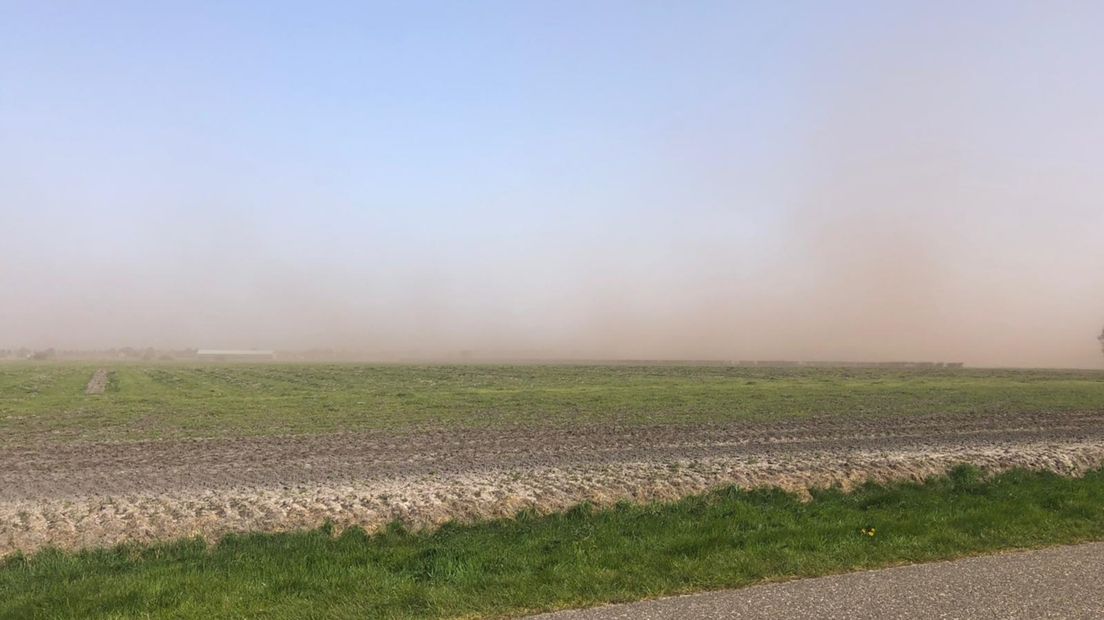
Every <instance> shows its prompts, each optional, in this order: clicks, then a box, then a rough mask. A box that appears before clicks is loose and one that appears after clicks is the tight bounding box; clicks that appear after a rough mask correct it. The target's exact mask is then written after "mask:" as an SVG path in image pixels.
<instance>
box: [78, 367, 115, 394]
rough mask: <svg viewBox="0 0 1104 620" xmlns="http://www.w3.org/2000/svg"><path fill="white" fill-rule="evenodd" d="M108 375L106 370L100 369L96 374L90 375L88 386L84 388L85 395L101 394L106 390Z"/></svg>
mask: <svg viewBox="0 0 1104 620" xmlns="http://www.w3.org/2000/svg"><path fill="white" fill-rule="evenodd" d="M109 378H110V375H109V374H108V372H107V369H104V368H100V369H98V370H96V372H94V373H92V378H91V379H89V380H88V385H87V386H85V388H84V393H85V394H103V393H104V390H106V389H107V381H108V379H109Z"/></svg>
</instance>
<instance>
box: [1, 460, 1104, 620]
mask: <svg viewBox="0 0 1104 620" xmlns="http://www.w3.org/2000/svg"><path fill="white" fill-rule="evenodd" d="M871 527H873V528H874V529H875V535H874V536H868V535H866V534H864V533H863V532H862V531H861V530H863V529H865V528H871ZM1100 538H1104V471H1096V472H1092V473H1090V474H1089V475H1087V476H1085V477H1084V478H1080V479H1074V478H1065V477H1060V476H1056V475H1053V474H1044V473H1026V472H1011V473H1007V474H1004V475H1001V476H999V477H996V478H995V479H991V480H984V479H983V478H982V477H981V476H980V474H979V473H978V472H977V471H975V470H971V469H966V468H962V469H959V470H956V471H955V472H953V473H952V474H951V475H950V476H949V477H942V478H935V479H932V480H929V481H928V482H926V483H925V484H922V485H918V484H896V485H891V486H866V487H863V488H861V489H859V490H858V491H856V492H854V493H852V494H842V493H839V492H836V491H822V492H818V493H816V494H815V495H814V499H813V501H811V502H807V503H803V502H800V501H798V500H797V499H796V498H795V497H793V496H790V495H786V494H784V493H782V492H779V491H754V492H745V491H740V490H736V489H729V490H724V491H719V492H715V493H711V494H708V495H704V496H700V497H692V498H688V499H685V500H682V501H680V502H677V503H673V504H653V505H647V506H628V505H623V506H619V507H617V508H614V509H611V510H606V511H591V510H588V509H586V508H580V509H577V510H574V511H572V512H569V513H567V514H562V515H554V516H547V517H536V516H532V515H521V516H519V518H517V519H509V520H500V521H493V522H488V523H483V524H476V525H469V526H455V525H454V526H447V527H445V528H444V529H441V530H438V531H436V532H433V533H428V534H411V533H406V532H403V531H401V530H400V529H397V528H393V529H392V530H390V531H387V532H384V533H381V534H378V535H374V536H368V535H366V534H364V533H363V532H362V531H359V530H349V531H346V532H344V533H342V534H341V535H338V536H334V535H333V534H332V533H331V532H329V531H327V530H319V531H314V532H306V533H297V534H279V535H249V536H235V537H231V538H228V539H225V540H223V541H222V542H221V543H220V544H218V545H216V546H211V547H208V546H207V545H205V544H204V543H202V542H201V541H184V542H179V543H175V544H168V545H157V546H153V547H149V548H137V547H122V548H116V549H112V550H100V551H88V552H83V553H79V554H66V553H61V552H56V551H49V552H43V553H39V554H37V555H35V556H33V557H30V558H24V557H16V558H13V559H9V560H7V561H3V562H0V617H2V618H13V619H15V618H19V619H28V618H137V617H143V618H145V617H152V618H213V617H219V618H224V617H234V618H243V617H258V616H260V617H278V618H441V617H458V616H462V617H470V618H479V617H502V616H506V615H517V614H521V613H523V612H528V611H539V610H550V609H557V608H565V607H576V606H585V605H591V604H596V603H601V602H611V601H627V600H635V599H640V598H646V597H655V596H661V595H669V594H676V593H683V592H691V591H700V590H708V589H718V588H726V587H734V586H741V585H747V584H751V583H755V582H760V581H764V580H776V579H784V578H791V577H802V576H813V575H823V574H829V573H836V572H842V571H848V570H854V569H860V568H871V567H878V566H886V565H892V564H898V563H905V562H920V561H929V560H937V559H943V558H949V557H955V556H961V555H966V554H973V553H980V552H986V551H994V550H998V549H1008V548H1020V547H1035V546H1042V545H1052V544H1060V543H1075V542H1081V541H1087V540H1094V539H1100Z"/></svg>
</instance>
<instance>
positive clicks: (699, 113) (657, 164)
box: [0, 2, 1104, 365]
mask: <svg viewBox="0 0 1104 620" xmlns="http://www.w3.org/2000/svg"><path fill="white" fill-rule="evenodd" d="M1101 13H1104V11H1101V10H1100V8H1099V6H1097V5H1094V4H1092V3H1057V4H1052V5H1046V6H1044V5H1042V4H1018V3H970V4H969V5H962V4H961V3H950V2H946V3H939V2H936V3H876V2H833V3H823V2H815V3H796V2H795V3H767V2H762V3H736V2H689V3H671V2H525V3H519V2H498V3H480V2H476V3H444V2H425V3H411V2H402V3H397V2H396V3H351V2H350V3H280V2H264V3H261V2H237V3H213V2H212V3H202V2H194V3H183V2H179V3H173V2H158V3H147V2H103V3H93V2H65V3H62V2H59V3H40V2H34V3H31V2H27V3H16V2H0V144H2V145H3V149H2V150H0V225H3V228H4V230H5V234H4V236H5V238H6V245H7V246H8V250H7V252H6V253H5V254H6V256H5V259H4V261H5V262H4V263H3V265H2V266H0V287H3V290H4V292H5V293H10V297H12V298H14V299H17V300H18V301H16V302H14V303H12V304H10V305H9V309H8V311H9V312H10V313H11V315H12V317H13V319H12V320H9V321H6V322H5V325H4V326H3V327H0V346H4V345H7V346H21V345H28V346H45V345H47V344H57V345H60V346H112V345H115V344H131V345H137V346H144V345H146V344H152V345H155V346H263V347H297V346H350V347H360V348H367V349H381V350H382V349H388V350H398V349H401V350H418V351H426V352H446V351H449V350H453V349H456V348H467V349H476V350H482V349H488V350H490V349H493V350H501V351H526V352H537V353H540V354H548V355H565V354H576V353H577V354H580V355H583V354H586V355H592V354H593V355H611V356H660V357H664V356H672V357H697V356H705V357H718V356H719V357H736V358H738V357H741V356H745V355H746V356H774V355H787V356H795V357H803V358H820V359H824V358H837V357H844V358H855V357H877V358H883V359H884V358H900V357H918V356H922V357H933V356H951V357H954V356H957V357H960V358H966V359H967V360H968V361H978V362H987V361H988V362H993V363H1041V364H1048V365H1086V364H1092V363H1095V362H1096V360H1097V358H1098V357H1099V355H1098V353H1096V352H1095V350H1093V344H1094V343H1093V341H1092V339H1091V338H1085V339H1084V342H1082V341H1081V338H1082V336H1081V335H1080V334H1081V331H1084V330H1088V331H1093V327H1094V326H1096V324H1097V323H1100V322H1102V321H1104V294H1101V293H1100V291H1101V290H1104V282H1102V281H1101V278H1100V276H1099V275H1098V274H1099V266H1100V265H1101V264H1104V253H1102V252H1101V250H1100V246H1101V245H1102V244H1100V243H1099V230H1100V226H1101V224H1102V223H1104V221H1102V217H1101V213H1102V208H1101V206H1100V203H1099V198H1098V196H1100V195H1101V194H1100V192H1099V190H1100V189H1102V188H1101V186H1100V185H1101V184H1100V182H1099V180H1098V179H1097V178H1096V177H1097V176H1098V174H1097V171H1098V170H1099V169H1100V165H1101V164H1102V163H1104V160H1102V159H1104V158H1101V152H1100V151H1101V144H1102V143H1104V140H1102V139H1104V122H1102V120H1101V112H1100V110H1101V109H1104V80H1101V79H1099V78H1100V74H1099V68H1098V66H1097V65H1098V62H1097V61H1098V60H1099V59H1100V58H1104V49H1102V48H1104V44H1101V43H1100V42H1099V41H1098V37H1097V36H1096V33H1095V31H1094V28H1095V25H1096V24H1099V23H1100V21H1099V18H1101V17H1104V15H1102V14H1101ZM1089 231H1094V232H1092V233H1090V232H1089ZM918 256H919V258H917V257H918ZM1040 287H1041V288H1040ZM1026 290H1034V291H1041V292H1043V293H1044V294H1045V295H1046V296H1047V297H1048V298H1050V299H1064V300H1067V301H1068V303H1067V304H1061V305H1060V307H1055V306H1054V305H1053V304H1049V303H1044V302H1042V301H1040V299H1039V298H1038V296H1035V295H1025V291H1026ZM5 297H9V295H7V294H6V295H5ZM856 299H857V300H859V301H857V302H856V301H855V300H856ZM1002 312H1003V314H1002ZM995 316H999V317H1000V318H997V319H994V317H995ZM886 317H895V318H892V319H891V320H887V319H886ZM89 324H91V325H94V326H96V328H95V329H91V330H89V329H86V326H87V325H89ZM1096 327H1097V328H1098V326H1096ZM1008 330H1013V331H1019V332H1022V333H1030V334H1033V336H1031V337H1029V338H1026V339H1024V338H1021V339H1019V340H1018V341H1017V342H1009V341H1008V339H1007V338H1006V337H1004V336H1003V335H1002V334H1006V333H1008ZM939 334H942V335H943V336H942V337H940V336H938V335H939ZM933 335H935V336H934V338H933Z"/></svg>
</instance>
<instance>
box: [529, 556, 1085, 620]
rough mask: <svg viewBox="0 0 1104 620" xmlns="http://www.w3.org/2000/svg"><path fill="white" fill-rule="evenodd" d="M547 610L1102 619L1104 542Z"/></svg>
mask: <svg viewBox="0 0 1104 620" xmlns="http://www.w3.org/2000/svg"><path fill="white" fill-rule="evenodd" d="M537 618H540V619H541V620H630V619H631V620H667V619H670V620H675V619H679V620H720V619H724V620H736V619H739V620H745V619H751V618H817V619H835V618H838V619H847V620H865V619H870V620H874V619H878V620H885V619H892V618H941V619H942V618H946V619H956V620H973V619H980V618H986V619H989V618H994V619H996V618H1000V619H1008V618H1063V619H1075V618H1096V619H1099V618H1104V543H1091V544H1086V545H1076V546H1070V547H1054V548H1050V549H1044V550H1040V551H1027V552H1016V553H1005V554H998V555H990V556H982V557H976V558H967V559H963V560H955V561H951V562H937V563H933V564H917V565H913V566H901V567H897V568H888V569H883V570H876V571H866V572H861V573H849V574H845V575H834V576H831V577H821V578H817V579H802V580H797V581H789V582H784V583H774V584H767V585H762V586H752V587H749V588H742V589H739V590H724V591H720V592H709V593H705V594H697V595H690V596H681V597H674V598H666V599H658V600H653V601H644V602H640V603H631V604H627V605H611V606H607V607H599V608H594V609H588V610H580V611H565V612H558V613H554V614H546V615H542V616H537ZM534 620H535V619H534Z"/></svg>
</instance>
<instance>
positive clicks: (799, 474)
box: [0, 412, 1104, 555]
mask: <svg viewBox="0 0 1104 620" xmlns="http://www.w3.org/2000/svg"><path fill="white" fill-rule="evenodd" d="M958 463H972V464H975V465H978V466H981V467H985V468H987V469H990V470H993V471H1000V470H1004V469H1008V468H1012V467H1026V468H1031V469H1045V470H1052V471H1056V472H1060V473H1063V474H1071V475H1075V474H1078V473H1082V472H1084V471H1087V470H1089V469H1093V468H1097V467H1101V466H1104V412H1087V413H1077V414H1072V413H1071V414H1055V415H1050V416H1017V415H1003V416H992V417H948V416H930V417H924V418H905V419H896V420H870V419H860V420H850V421H846V420H838V419H832V420H816V419H814V420H805V421H792V422H785V423H778V424H758V425H748V424H745V425H729V426H693V427H671V426H667V427H648V428H608V427H602V428H595V427H591V428H580V429H576V430H562V429H561V430H535V429H529V430H525V429H517V430H509V431H457V432H445V431H437V432H428V433H416V434H380V433H376V434H343V435H328V436H317V437H281V438H251V439H220V440H193V441H164V442H143V443H131V444H78V445H72V444H70V445H57V446H52V447H45V446H39V447H34V448H32V447H26V448H21V449H12V450H5V451H3V452H2V453H0V555H3V554H8V553H11V552H14V551H17V550H21V551H33V550H35V549H39V548H42V547H43V546H46V545H57V546H61V547H64V548H79V547H89V546H101V545H109V544H114V543H119V542H150V541H156V540H167V539H172V538H178V537H181V536H193V535H198V536H203V537H206V538H209V539H215V538H218V537H219V536H222V535H224V534H226V533H230V532H244V531H267V532H272V531H286V530H293V529H300V528H310V527H316V526H318V525H321V524H322V523H323V522H325V521H327V520H329V521H333V522H334V523H335V524H337V525H338V526H339V527H342V526H349V525H359V526H363V527H366V528H368V529H373V528H376V527H379V526H381V525H383V524H386V523H388V522H390V521H392V520H394V519H401V520H403V521H405V522H406V523H407V524H409V525H411V526H413V527H431V526H434V525H437V524H440V523H442V522H444V521H447V520H450V519H459V520H472V519H480V518H487V517H495V516H509V515H512V514H515V513H516V512H517V511H518V510H520V509H523V508H525V509H535V510H537V511H540V512H547V511H554V510H561V509H564V508H567V507H569V506H572V505H574V504H577V503H579V502H581V501H591V502H595V503H597V504H601V505H607V504H610V503H612V502H617V501H621V500H628V501H650V500H668V499H675V498H678V497H681V496H684V495H687V494H691V493H698V492H701V491H704V490H708V489H710V488H715V487H717V486H723V485H730V484H737V485H740V486H744V487H756V486H764V485H772V486H781V487H783V488H786V489H790V490H794V491H798V492H801V491H803V490H806V489H808V488H811V487H823V486H829V485H841V486H844V487H850V486H853V485H855V484H857V483H860V482H862V481H865V480H876V481H888V480H900V479H908V480H917V479H921V478H923V477H925V476H929V475H932V474H936V473H941V472H944V471H946V470H947V469H948V468H950V467H953V466H954V465H955V464H958Z"/></svg>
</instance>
